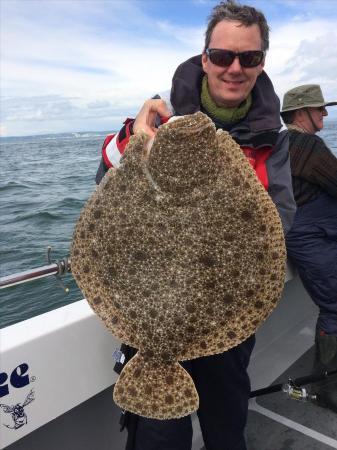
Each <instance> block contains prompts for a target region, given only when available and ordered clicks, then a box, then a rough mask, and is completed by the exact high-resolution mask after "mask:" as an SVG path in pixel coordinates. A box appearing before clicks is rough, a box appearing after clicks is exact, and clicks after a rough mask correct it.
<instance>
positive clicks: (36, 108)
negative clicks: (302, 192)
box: [0, 0, 337, 135]
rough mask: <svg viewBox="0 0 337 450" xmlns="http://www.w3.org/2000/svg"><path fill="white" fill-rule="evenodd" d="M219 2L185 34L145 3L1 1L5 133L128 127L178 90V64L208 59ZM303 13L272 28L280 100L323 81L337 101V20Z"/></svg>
mask: <svg viewBox="0 0 337 450" xmlns="http://www.w3.org/2000/svg"><path fill="white" fill-rule="evenodd" d="M216 3H217V2H213V3H212V2H204V1H196V2H191V5H193V4H194V7H195V8H196V7H198V6H200V7H202V6H203V5H204V7H205V10H207V13H206V14H205V17H204V19H203V21H202V23H199V22H198V23H196V24H195V23H193V25H191V24H190V25H186V26H185V25H182V24H181V20H180V21H178V20H177V21H175V19H174V17H172V16H169V17H164V15H163V16H162V17H161V18H158V16H156V17H151V15H150V14H149V13H145V12H144V11H145V8H143V7H144V5H145V4H146V2H144V3H143V2H137V1H136V2H134V1H125V0H124V1H117V0H116V1H104V2H101V1H98V0H97V1H73V0H66V1H65V0H57V1H53V0H48V1H44V2H41V1H35V0H20V1H15V0H12V1H6V0H5V1H1V0H0V6H1V9H2V11H1V17H2V19H1V28H2V31H1V42H0V45H1V53H2V56H1V71H2V73H1V91H2V94H3V96H4V99H3V100H2V105H1V106H2V107H1V109H2V111H1V114H2V116H3V118H2V123H3V125H2V129H1V133H2V134H3V135H5V134H7V135H10V134H17V135H19V134H31V133H34V132H35V133H41V132H58V131H76V130H85V129H86V128H85V127H87V129H91V130H93V129H97V130H103V129H109V130H111V129H115V128H119V126H120V123H121V121H122V120H123V118H125V117H126V116H132V115H134V114H135V113H136V111H137V110H138V108H139V107H140V105H141V104H142V103H143V101H144V99H146V98H148V97H149V96H151V95H153V94H154V93H156V92H160V91H163V90H165V89H168V88H169V87H170V85H171V78H172V75H173V72H174V70H175V68H176V67H177V65H178V64H180V63H181V62H182V61H184V60H185V59H187V58H188V57H190V56H192V55H194V54H197V53H199V52H200V50H201V48H202V46H203V38H204V26H205V25H204V24H205V20H206V16H207V14H208V13H209V12H210V9H211V7H212V6H214V5H215V4H216ZM255 4H256V6H257V7H260V8H261V9H262V10H263V8H264V5H265V6H266V7H267V3H264V2H263V0H260V1H255ZM275 4H277V2H275ZM275 4H273V7H274V8H275ZM283 4H284V5H286V6H287V4H286V3H283ZM296 5H297V6H300V8H297V10H296V11H295V12H296V14H293V15H292V16H290V19H287V20H284V21H283V22H282V18H280V17H277V21H276V20H275V19H273V20H274V21H273V22H272V23H271V26H272V33H271V46H270V51H269V53H268V56H267V63H266V70H267V72H268V73H269V75H270V76H271V78H272V80H273V82H274V85H275V88H276V90H277V92H278V94H279V95H280V97H282V96H283V93H284V92H285V91H286V90H287V89H289V88H290V87H292V86H294V85H296V84H305V83H313V82H316V83H319V84H321V85H322V88H323V92H324V94H325V96H326V98H328V99H335V97H336V90H335V74H336V68H337V67H336V64H337V54H336V45H335V42H336V31H335V28H336V20H333V19H332V18H330V17H329V16H327V17H326V18H324V17H320V16H319V13H318V11H315V8H316V7H317V4H316V3H315V2H314V3H312V2H309V1H308V2H306V3H305V6H304V4H303V2H302V1H301V2H298V1H297V2H296V1H295V2H293V1H291V2H288V6H287V7H291V8H293V7H294V6H296ZM308 5H309V6H308ZM324 6H325V8H328V6H327V3H326V2H325V3H324ZM284 7H285V6H284ZM284 7H283V9H280V11H283V10H284ZM280 8H281V6H280ZM291 11H292V10H291ZM298 11H300V12H298ZM313 11H315V14H313ZM323 11H324V8H323ZM176 14H177V15H176V18H177V17H178V14H179V12H178V11H177V13H176ZM191 15H193V9H191ZM287 17H289V11H288V15H287ZM188 19H189V18H188V17H186V23H189V22H188ZM304 19H305V20H304ZM336 109H337V108H336ZM48 126H49V128H48Z"/></svg>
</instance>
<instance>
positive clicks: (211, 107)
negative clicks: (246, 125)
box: [201, 75, 252, 123]
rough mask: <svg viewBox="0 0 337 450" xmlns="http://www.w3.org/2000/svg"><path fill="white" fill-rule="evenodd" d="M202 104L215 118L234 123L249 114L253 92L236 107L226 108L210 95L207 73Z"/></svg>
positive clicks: (202, 91) (204, 80) (203, 84)
mask: <svg viewBox="0 0 337 450" xmlns="http://www.w3.org/2000/svg"><path fill="white" fill-rule="evenodd" d="M201 104H202V106H203V108H204V109H205V110H206V111H207V112H208V113H209V114H210V115H211V116H212V117H214V118H215V119H218V120H220V121H221V122H227V123H232V122H237V121H238V120H241V119H243V118H244V117H245V116H246V115H247V113H248V111H249V108H250V107H251V104H252V94H251V93H250V94H249V96H248V97H247V98H246V99H245V100H244V101H243V102H242V103H241V104H240V105H239V106H236V107H235V108H224V107H222V106H218V105H217V104H216V103H215V102H214V100H213V99H212V97H211V96H210V93H209V90H208V82H207V75H205V76H204V78H203V79H202V87H201Z"/></svg>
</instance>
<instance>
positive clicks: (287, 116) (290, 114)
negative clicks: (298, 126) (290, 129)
mask: <svg viewBox="0 0 337 450" xmlns="http://www.w3.org/2000/svg"><path fill="white" fill-rule="evenodd" d="M281 117H282V119H283V122H284V123H286V124H287V125H291V124H292V123H293V122H294V119H295V111H285V112H283V113H281Z"/></svg>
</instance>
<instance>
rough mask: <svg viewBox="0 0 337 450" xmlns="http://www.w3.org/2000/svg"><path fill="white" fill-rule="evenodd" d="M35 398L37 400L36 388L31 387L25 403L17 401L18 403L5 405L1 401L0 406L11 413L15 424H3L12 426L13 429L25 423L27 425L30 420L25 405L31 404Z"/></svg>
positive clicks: (8, 426)
mask: <svg viewBox="0 0 337 450" xmlns="http://www.w3.org/2000/svg"><path fill="white" fill-rule="evenodd" d="M33 400H35V396H34V389H31V390H30V391H29V393H28V395H27V397H26V399H25V401H24V402H23V403H17V404H16V405H12V406H9V405H5V404H3V403H0V408H1V409H2V410H3V411H4V412H5V413H8V414H10V415H11V417H12V419H13V424H12V425H8V424H3V425H4V426H5V427H7V428H10V429H12V430H17V429H18V428H21V427H22V426H23V425H26V424H27V422H28V419H27V414H26V412H25V407H26V406H27V405H29V404H30V403H31V402H32V401H33Z"/></svg>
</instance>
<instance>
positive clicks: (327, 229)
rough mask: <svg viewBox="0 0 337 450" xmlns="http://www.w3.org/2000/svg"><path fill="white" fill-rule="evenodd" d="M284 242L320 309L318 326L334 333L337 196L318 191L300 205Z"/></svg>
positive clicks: (336, 333) (336, 325) (336, 326)
mask: <svg viewBox="0 0 337 450" xmlns="http://www.w3.org/2000/svg"><path fill="white" fill-rule="evenodd" d="M286 245H287V252H288V257H289V258H290V259H291V260H292V261H293V262H294V263H295V265H296V267H297V270H298V273H299V275H300V278H301V280H302V282H303V286H304V287H305V289H306V290H307V292H308V293H309V295H310V297H311V298H312V300H313V301H314V302H315V303H316V305H317V306H318V308H319V316H318V319H317V329H318V330H321V331H324V332H325V333H327V334H332V335H334V336H337V199H335V198H333V197H330V196H329V195H327V194H321V195H320V197H318V198H317V199H316V200H314V201H312V202H309V203H306V204H305V205H303V206H300V207H299V208H298V209H297V211H296V215H295V220H294V223H293V226H292V228H291V230H290V231H289V233H288V234H287V236H286Z"/></svg>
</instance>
